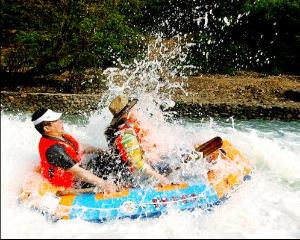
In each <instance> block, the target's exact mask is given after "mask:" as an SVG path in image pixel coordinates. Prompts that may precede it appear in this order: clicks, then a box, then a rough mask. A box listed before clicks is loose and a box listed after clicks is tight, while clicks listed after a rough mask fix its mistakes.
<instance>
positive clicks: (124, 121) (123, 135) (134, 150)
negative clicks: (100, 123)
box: [105, 96, 170, 184]
mask: <svg viewBox="0 0 300 240" xmlns="http://www.w3.org/2000/svg"><path fill="white" fill-rule="evenodd" d="M136 103H137V100H136V99H133V100H132V101H129V100H128V99H127V98H126V97H124V96H117V97H116V98H115V99H113V100H112V102H111V103H110V105H109V110H110V112H111V113H112V114H113V116H114V117H113V119H112V121H111V123H110V125H109V126H108V127H107V129H106V131H105V135H106V139H107V142H108V146H109V148H110V149H111V151H112V155H114V156H119V161H115V162H116V164H119V166H120V167H121V168H128V169H130V171H131V172H132V174H133V175H135V176H138V175H140V176H141V175H144V176H149V177H154V178H155V179H156V180H158V181H159V183H160V184H169V183H170V182H169V180H168V179H167V178H166V177H165V176H163V175H162V174H160V173H159V172H158V171H157V170H155V169H154V168H153V167H152V166H151V165H150V164H148V163H147V160H146V159H145V158H144V153H143V149H142V146H141V140H142V139H141V137H142V132H141V129H139V126H138V122H137V121H136V120H135V119H133V118H130V117H129V116H130V114H129V113H130V111H131V109H132V108H133V107H134V105H135V104H136Z"/></svg>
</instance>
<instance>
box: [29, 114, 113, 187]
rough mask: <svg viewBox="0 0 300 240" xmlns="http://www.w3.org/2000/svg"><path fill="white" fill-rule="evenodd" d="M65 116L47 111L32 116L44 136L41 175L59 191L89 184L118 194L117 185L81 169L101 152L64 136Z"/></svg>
mask: <svg viewBox="0 0 300 240" xmlns="http://www.w3.org/2000/svg"><path fill="white" fill-rule="evenodd" d="M61 115H62V113H57V112H54V111H52V110H51V109H45V108H41V109H38V110H37V111H35V112H34V113H33V115H32V119H31V120H32V122H33V124H34V127H35V128H36V130H37V131H38V132H39V133H40V134H41V135H42V137H41V139H40V142H39V153H40V160H41V161H40V171H41V174H42V175H43V176H44V177H45V178H46V179H47V180H48V181H49V182H50V183H51V184H52V185H54V186H57V187H64V188H76V187H78V186H77V185H78V183H81V184H82V185H81V186H79V187H83V185H84V183H88V184H92V186H96V187H99V188H100V189H101V190H103V191H104V192H107V193H113V192H115V191H116V190H117V187H116V185H115V184H113V183H111V182H109V181H105V180H104V179H103V178H100V177H98V176H96V175H94V174H93V173H92V172H90V171H88V170H86V169H84V168H82V167H81V165H80V162H81V159H82V157H83V155H85V154H89V153H96V152H101V150H100V149H96V148H95V147H92V146H90V147H86V148H85V149H83V150H81V146H80V144H79V143H78V141H77V140H76V139H75V138H73V137H72V136H71V135H69V134H67V133H65V132H64V126H63V122H62V120H61V119H60V117H61ZM79 185H80V184H79Z"/></svg>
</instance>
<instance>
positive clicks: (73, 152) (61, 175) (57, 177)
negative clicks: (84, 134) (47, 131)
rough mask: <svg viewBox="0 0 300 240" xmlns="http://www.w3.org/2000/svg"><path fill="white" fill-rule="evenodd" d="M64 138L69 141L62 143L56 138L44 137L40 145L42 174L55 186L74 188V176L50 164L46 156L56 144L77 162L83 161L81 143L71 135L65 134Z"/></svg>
mask: <svg viewBox="0 0 300 240" xmlns="http://www.w3.org/2000/svg"><path fill="white" fill-rule="evenodd" d="M63 137H64V138H65V139H67V140H68V141H69V142H70V143H68V142H67V141H62V140H59V139H56V138H47V137H42V138H41V140H40V143H39V152H40V157H41V173H42V175H43V176H44V177H45V178H46V179H48V181H49V182H50V183H51V184H53V185H54V186H62V187H66V188H68V187H72V186H73V184H74V174H73V173H71V172H68V171H66V170H64V169H62V168H60V167H56V166H54V165H52V164H49V162H48V160H47V156H46V151H47V150H48V149H49V148H50V147H51V146H53V145H54V144H59V145H62V146H63V147H64V149H65V150H66V153H67V154H68V155H69V156H70V157H71V158H72V159H73V160H74V161H76V162H79V161H80V159H81V154H80V149H79V143H78V142H77V141H76V140H75V139H74V138H73V137H72V136H70V135H68V134H64V135H63Z"/></svg>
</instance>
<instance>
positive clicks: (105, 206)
mask: <svg viewBox="0 0 300 240" xmlns="http://www.w3.org/2000/svg"><path fill="white" fill-rule="evenodd" d="M208 158H209V161H215V162H216V163H217V164H212V165H213V166H214V167H212V169H210V170H209V171H208V172H207V177H205V178H203V177H202V178H201V177H200V176H199V179H195V180H194V181H192V182H188V183H178V184H171V185H164V186H157V187H153V188H150V187H149V188H135V189H123V190H122V191H120V192H117V193H115V194H106V195H105V194H102V193H93V192H92V193H78V194H65V195H58V194H57V193H59V192H60V191H61V190H62V189H59V188H56V187H53V186H52V185H50V184H49V183H48V182H46V181H45V180H44V179H43V178H42V177H41V176H40V175H39V174H38V173H35V174H34V175H33V176H31V177H30V179H29V180H28V181H27V182H26V183H25V184H24V186H23V188H22V190H21V194H20V201H21V202H23V203H25V204H27V205H28V206H30V207H32V208H34V209H38V210H39V211H41V212H42V213H43V214H45V215H47V216H51V219H52V220H59V219H76V218H80V219H83V220H87V221H92V222H105V221H108V220H113V219H122V218H133V219H134V218H148V217H154V216H159V215H161V214H164V213H166V212H168V210H169V209H171V208H173V209H177V210H194V209H196V208H202V209H207V208H211V207H212V206H214V205H216V204H219V203H220V202H222V200H223V199H224V198H225V197H226V196H227V194H228V193H229V192H230V191H232V189H234V188H235V186H237V185H239V184H240V183H241V182H243V180H245V179H246V178H247V176H249V174H250V173H251V166H250V164H249V162H248V161H247V160H246V159H245V158H244V157H243V156H242V155H241V154H240V152H239V151H238V150H237V149H236V148H235V147H234V146H232V144H231V143H230V142H229V141H226V140H223V143H222V147H221V148H220V149H218V150H216V151H214V152H213V153H211V154H210V155H209V156H208ZM218 163H220V164H218ZM218 165H219V166H218Z"/></svg>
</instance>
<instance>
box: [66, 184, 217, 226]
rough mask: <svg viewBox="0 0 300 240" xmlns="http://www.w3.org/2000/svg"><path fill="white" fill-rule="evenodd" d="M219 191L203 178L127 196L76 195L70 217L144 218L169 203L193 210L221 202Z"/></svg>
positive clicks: (100, 219)
mask: <svg viewBox="0 0 300 240" xmlns="http://www.w3.org/2000/svg"><path fill="white" fill-rule="evenodd" d="M219 201H220V199H219V198H218V196H217V193H216V191H215V190H214V189H213V188H212V187H211V186H209V185H207V184H205V183H204V182H202V181H197V182H195V183H192V184H190V185H189V186H188V187H187V188H184V189H176V190H168V191H156V190H155V189H154V188H144V189H141V188H140V189H131V190H130V191H129V194H128V195H127V196H125V197H116V198H111V199H101V200H97V199H96V198H95V194H94V193H90V194H81V195H78V196H76V198H75V199H74V202H73V205H72V206H71V208H72V209H71V211H70V215H69V217H70V219H74V218H78V217H79V218H82V219H84V220H87V221H93V222H104V221H107V220H112V219H120V218H144V217H155V216H159V215H161V214H163V213H165V212H167V211H168V209H169V207H171V208H175V209H178V210H193V209H195V208H206V207H208V206H212V205H215V204H218V203H219Z"/></svg>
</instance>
